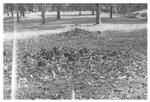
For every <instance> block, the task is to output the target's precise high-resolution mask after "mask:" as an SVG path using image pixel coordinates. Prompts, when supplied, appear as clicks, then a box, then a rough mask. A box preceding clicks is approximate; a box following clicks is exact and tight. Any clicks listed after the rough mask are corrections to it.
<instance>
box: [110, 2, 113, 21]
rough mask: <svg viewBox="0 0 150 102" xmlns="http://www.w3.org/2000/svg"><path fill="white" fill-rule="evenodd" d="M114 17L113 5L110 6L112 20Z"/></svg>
mask: <svg viewBox="0 0 150 102" xmlns="http://www.w3.org/2000/svg"><path fill="white" fill-rule="evenodd" d="M112 15H113V7H112V5H111V6H110V19H111V18H112Z"/></svg>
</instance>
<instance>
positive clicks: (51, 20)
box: [4, 16, 147, 32]
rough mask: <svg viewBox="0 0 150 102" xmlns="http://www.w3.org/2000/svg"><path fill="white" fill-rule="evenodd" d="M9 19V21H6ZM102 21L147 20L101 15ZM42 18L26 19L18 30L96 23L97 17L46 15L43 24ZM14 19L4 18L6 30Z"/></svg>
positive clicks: (136, 22)
mask: <svg viewBox="0 0 150 102" xmlns="http://www.w3.org/2000/svg"><path fill="white" fill-rule="evenodd" d="M6 20H7V22H5V21H6ZM101 21H102V23H103V24H145V23H147V21H144V20H141V19H139V18H127V17H114V18H112V19H110V18H109V17H101ZM41 22H42V20H41V19H40V18H39V19H24V20H23V21H21V22H20V23H17V24H16V29H17V31H18V32H20V31H26V30H29V31H32V30H36V31H38V30H52V29H60V28H63V27H65V26H66V25H73V24H79V25H80V24H95V17H93V16H91V17H89V16H87V17H86V16H85V17H80V16H79V17H77V18H71V17H70V18H67V17H64V16H61V19H60V20H57V19H56V17H55V16H50V17H46V23H45V24H41ZM11 23H12V20H11V19H10V20H8V18H6V19H4V32H8V31H7V30H8V29H5V28H7V27H10V28H13V27H11V26H13V25H11Z"/></svg>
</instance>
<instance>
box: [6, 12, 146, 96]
mask: <svg viewBox="0 0 150 102" xmlns="http://www.w3.org/2000/svg"><path fill="white" fill-rule="evenodd" d="M33 15H35V16H33ZM55 16H56V15H55V14H47V18H46V20H47V21H48V23H46V24H45V25H42V24H41V23H40V22H41V21H40V14H39V13H36V14H28V15H27V17H26V18H25V19H23V20H22V21H21V22H20V23H19V24H17V25H16V30H17V32H19V34H20V35H21V34H23V35H21V36H23V37H21V36H20V35H19V36H20V37H18V41H17V42H18V44H17V48H18V50H17V54H18V64H19V63H20V60H19V59H20V57H22V56H23V55H24V54H25V53H37V52H39V51H40V49H41V48H46V49H52V48H53V47H58V48H61V47H66V46H67V47H69V48H83V47H86V48H88V49H109V50H113V49H120V50H126V51H128V52H131V53H133V56H136V58H137V59H136V61H137V62H138V63H141V66H142V69H141V70H138V71H137V72H138V73H137V77H136V78H134V79H133V80H129V82H128V83H129V86H130V87H131V89H132V91H131V92H130V95H129V99H140V98H142V99H146V98H147V76H145V75H146V73H147V67H146V64H147V63H146V60H147V28H146V21H142V20H139V19H137V18H135V19H131V18H125V17H118V16H117V17H115V18H113V19H109V18H108V14H104V15H103V18H102V22H103V25H101V26H94V25H92V24H94V22H95V16H91V15H87V14H85V15H82V16H75V15H74V16H72V14H71V15H69V14H65V13H64V15H63V16H62V19H61V20H56V17H55ZM35 18H36V19H35ZM70 24H85V25H87V26H80V27H79V28H83V29H86V30H90V31H101V34H96V35H94V36H86V37H63V36H59V34H56V31H58V29H59V28H62V27H66V25H70ZM89 24H90V25H89ZM12 25H13V24H12V19H11V18H4V32H5V33H8V32H12V31H13V26H12ZM52 29H53V34H51V31H48V32H47V33H46V34H44V33H43V32H44V31H47V30H52ZM32 31H34V34H33V33H32ZM39 32H40V33H41V34H39ZM49 32H50V33H49ZM26 33H27V34H26ZM32 34H33V35H32ZM36 34H37V35H39V36H35V35H36ZM6 35H7V34H6ZM29 35H32V36H29ZM12 38H13V36H12V37H11V39H9V40H6V41H5V42H4V51H5V52H6V55H5V54H4V55H5V56H4V66H5V70H4V71H5V76H4V78H5V80H4V84H5V88H4V98H5V99H8V98H10V93H11V90H10V84H11V82H10V78H11V62H12ZM139 59H140V60H141V61H139ZM21 66H22V65H20V66H19V67H21ZM143 75H144V76H145V77H143ZM25 82H26V80H25V79H24V80H22V81H20V85H19V87H20V88H19V89H20V91H18V93H19V98H29V97H30V96H34V97H30V98H31V99H35V98H55V96H54V97H52V96H49V92H50V91H52V93H54V94H55V92H60V93H61V92H62V93H64V92H66V93H65V94H64V95H66V96H63V98H66V99H69V98H70V97H71V87H70V86H69V85H68V84H69V82H65V84H63V85H60V84H61V82H56V83H60V84H57V85H55V84H50V83H47V82H42V83H39V82H38V81H32V82H28V83H25ZM21 83H23V84H21ZM62 83H63V81H62ZM41 84H44V85H45V86H43V87H44V88H46V91H45V89H44V88H43V87H42V88H41ZM123 84H125V83H124V82H122V83H120V84H119V85H120V87H124V91H123V92H124V93H126V91H125V90H126V88H128V86H122V85H123ZM66 86H67V87H66ZM118 87H119V86H118ZM134 87H135V88H134ZM47 88H48V89H49V90H47ZM34 89H38V90H34ZM58 89H60V90H61V91H60V90H58ZM98 89H100V88H98ZM104 89H105V88H104ZM22 90H23V91H22ZM91 90H97V88H96V89H94V88H93V89H91ZM86 91H87V90H86ZM86 91H85V92H86ZM101 91H106V90H101ZM43 92H45V93H43ZM23 93H26V94H25V96H22V94H23ZM35 93H36V94H35ZM52 93H51V94H52ZM124 93H120V94H121V95H123V94H124ZM33 94H34V95H33ZM41 94H42V95H41ZM101 94H102V93H101ZM119 96H120V95H119V93H116V94H114V97H116V98H121V97H119ZM124 97H126V96H124ZM104 98H106V99H108V98H110V97H104ZM121 99H123V98H121Z"/></svg>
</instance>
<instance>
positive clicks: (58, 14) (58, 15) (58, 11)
mask: <svg viewBox="0 0 150 102" xmlns="http://www.w3.org/2000/svg"><path fill="white" fill-rule="evenodd" d="M57 19H60V7H59V6H58V7H57Z"/></svg>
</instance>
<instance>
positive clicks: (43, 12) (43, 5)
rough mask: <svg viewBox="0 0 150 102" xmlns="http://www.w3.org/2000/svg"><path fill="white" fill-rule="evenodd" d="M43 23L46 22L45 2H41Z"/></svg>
mask: <svg viewBox="0 0 150 102" xmlns="http://www.w3.org/2000/svg"><path fill="white" fill-rule="evenodd" d="M41 15H42V24H45V4H41Z"/></svg>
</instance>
